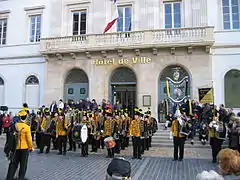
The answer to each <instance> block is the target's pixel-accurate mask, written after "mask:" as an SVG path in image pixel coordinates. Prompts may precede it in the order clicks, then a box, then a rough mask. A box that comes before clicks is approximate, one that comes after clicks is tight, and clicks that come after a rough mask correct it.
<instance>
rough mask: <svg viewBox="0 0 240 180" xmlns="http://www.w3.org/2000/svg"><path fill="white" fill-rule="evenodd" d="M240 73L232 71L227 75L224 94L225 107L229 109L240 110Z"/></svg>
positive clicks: (235, 70)
mask: <svg viewBox="0 0 240 180" xmlns="http://www.w3.org/2000/svg"><path fill="white" fill-rule="evenodd" d="M239 82H240V71H239V70H237V69H232V70H230V71H228V72H227V73H226V74H225V77H224V92H225V105H226V107H228V108H240V96H239V95H238V94H239V91H240V83H239Z"/></svg>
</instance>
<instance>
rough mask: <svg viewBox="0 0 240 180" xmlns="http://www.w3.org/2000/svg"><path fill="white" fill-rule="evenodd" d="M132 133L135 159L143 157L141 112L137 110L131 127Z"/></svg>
mask: <svg viewBox="0 0 240 180" xmlns="http://www.w3.org/2000/svg"><path fill="white" fill-rule="evenodd" d="M129 132H130V135H131V136H132V143H133V159H136V158H137V159H142V158H141V145H142V144H141V138H140V137H141V119H140V117H139V112H138V111H137V110H135V115H134V119H133V120H132V121H131V124H130V127H129Z"/></svg>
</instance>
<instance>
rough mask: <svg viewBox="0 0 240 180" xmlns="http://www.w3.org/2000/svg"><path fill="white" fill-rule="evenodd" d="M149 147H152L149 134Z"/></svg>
mask: <svg viewBox="0 0 240 180" xmlns="http://www.w3.org/2000/svg"><path fill="white" fill-rule="evenodd" d="M149 147H152V136H149Z"/></svg>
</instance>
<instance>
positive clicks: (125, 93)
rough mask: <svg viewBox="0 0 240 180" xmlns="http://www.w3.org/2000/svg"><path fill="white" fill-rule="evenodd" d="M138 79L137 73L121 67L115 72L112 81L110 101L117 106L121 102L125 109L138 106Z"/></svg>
mask: <svg viewBox="0 0 240 180" xmlns="http://www.w3.org/2000/svg"><path fill="white" fill-rule="evenodd" d="M136 90H137V78H136V75H135V73H134V72H133V71H132V70H131V69H129V68H127V67H120V68H117V69H115V70H114V71H113V73H112V76H111V79H110V98H109V99H110V100H112V103H113V104H115V103H116V101H119V102H120V103H121V104H122V106H123V107H130V108H131V107H134V106H136Z"/></svg>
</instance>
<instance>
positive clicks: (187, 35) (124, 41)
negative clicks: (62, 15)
mask: <svg viewBox="0 0 240 180" xmlns="http://www.w3.org/2000/svg"><path fill="white" fill-rule="evenodd" d="M213 42H214V36H213V27H196V28H176V29H159V30H146V31H132V32H121V33H119V32H118V33H106V34H92V35H80V36H66V37H56V38H54V37H53V38H43V39H41V52H42V53H54V52H61V53H64V52H67V51H78V52H80V51H96V50H111V49H116V48H129V49H130V48H135V47H136V48H145V47H146V48H147V47H149V46H152V47H158V46H161V47H164V46H166V47H168V46H186V45H188V44H189V45H191V44H197V45H210V44H213Z"/></svg>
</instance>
